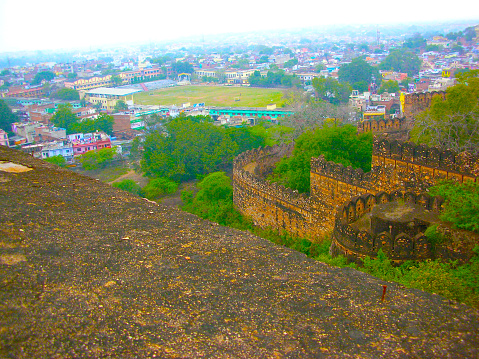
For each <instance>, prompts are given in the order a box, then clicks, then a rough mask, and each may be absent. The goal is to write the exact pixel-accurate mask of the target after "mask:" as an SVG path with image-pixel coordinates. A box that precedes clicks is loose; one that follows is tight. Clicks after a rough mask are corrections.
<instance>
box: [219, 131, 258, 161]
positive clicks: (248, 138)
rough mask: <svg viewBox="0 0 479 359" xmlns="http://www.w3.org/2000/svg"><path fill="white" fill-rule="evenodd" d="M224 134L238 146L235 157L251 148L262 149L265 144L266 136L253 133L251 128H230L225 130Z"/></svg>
mask: <svg viewBox="0 0 479 359" xmlns="http://www.w3.org/2000/svg"><path fill="white" fill-rule="evenodd" d="M226 134H227V135H228V136H229V137H230V139H231V141H232V142H234V143H236V144H237V145H238V149H237V150H236V152H235V155H238V154H240V153H241V152H244V151H247V150H250V149H252V148H258V147H264V145H265V142H266V141H265V138H266V134H259V133H257V132H255V131H254V129H253V127H240V128H237V127H230V128H227V129H226Z"/></svg>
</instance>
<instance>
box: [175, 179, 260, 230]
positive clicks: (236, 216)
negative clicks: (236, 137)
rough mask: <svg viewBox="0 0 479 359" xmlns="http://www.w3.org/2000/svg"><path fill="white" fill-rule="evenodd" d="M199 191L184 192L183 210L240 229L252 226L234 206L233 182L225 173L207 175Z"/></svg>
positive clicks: (182, 196) (199, 185)
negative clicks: (194, 194)
mask: <svg viewBox="0 0 479 359" xmlns="http://www.w3.org/2000/svg"><path fill="white" fill-rule="evenodd" d="M197 187H198V189H199V191H198V192H197V193H196V196H194V197H193V192H191V191H184V192H183V193H182V194H181V199H182V200H183V210H185V211H187V212H190V213H194V214H196V215H198V216H200V217H201V218H205V219H208V220H210V221H213V222H216V223H219V224H221V225H223V226H229V227H233V228H238V229H247V228H249V227H250V226H251V224H250V223H249V221H247V220H246V219H245V218H244V217H243V216H242V215H241V214H240V213H239V212H238V211H237V210H236V209H235V208H234V205H233V187H232V186H231V180H230V178H229V177H228V176H226V174H225V173H224V172H214V173H210V174H209V175H207V176H206V177H205V178H204V179H203V180H202V181H200V182H199V183H198V184H197Z"/></svg>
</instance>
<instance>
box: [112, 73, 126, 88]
mask: <svg viewBox="0 0 479 359" xmlns="http://www.w3.org/2000/svg"><path fill="white" fill-rule="evenodd" d="M111 81H112V82H113V86H120V85H121V84H122V83H123V80H122V79H121V77H120V76H118V75H113V76H112V77H111Z"/></svg>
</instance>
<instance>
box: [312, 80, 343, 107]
mask: <svg viewBox="0 0 479 359" xmlns="http://www.w3.org/2000/svg"><path fill="white" fill-rule="evenodd" d="M312 84H313V87H314V89H315V90H316V93H317V95H318V98H320V99H322V100H324V101H327V102H329V103H332V104H334V105H338V104H340V103H348V102H349V95H351V91H352V88H351V86H350V85H349V83H339V82H338V80H336V79H334V78H332V77H328V78H323V77H321V78H314V79H313V82H312Z"/></svg>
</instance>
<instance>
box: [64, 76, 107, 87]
mask: <svg viewBox="0 0 479 359" xmlns="http://www.w3.org/2000/svg"><path fill="white" fill-rule="evenodd" d="M110 85H113V81H112V80H111V75H106V76H93V77H90V78H82V79H78V80H76V81H72V82H68V81H65V87H66V88H69V89H73V90H90V89H94V88H97V87H103V86H110Z"/></svg>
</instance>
